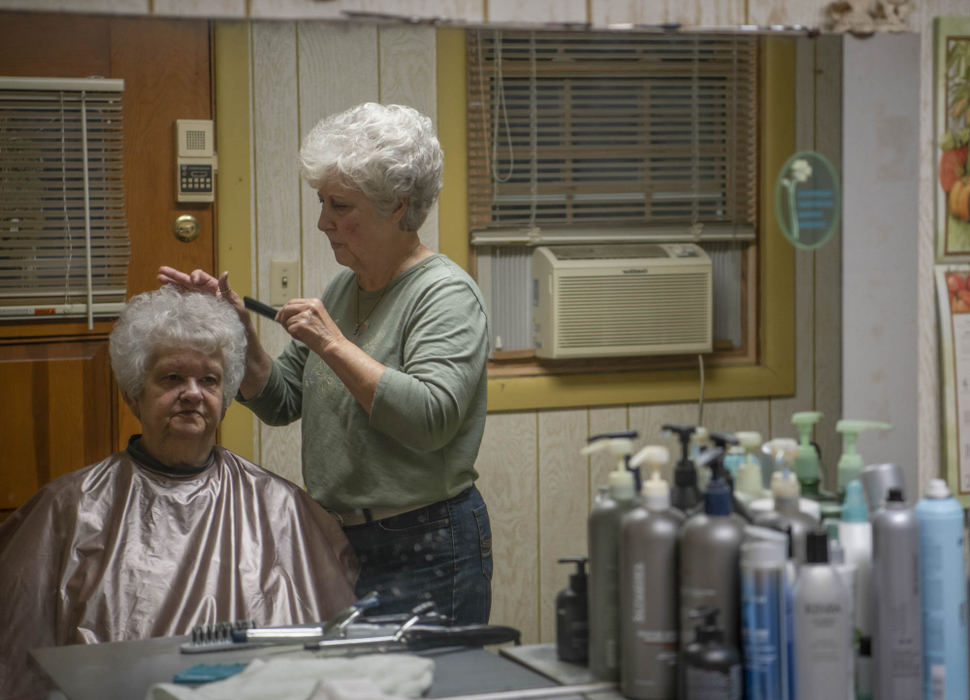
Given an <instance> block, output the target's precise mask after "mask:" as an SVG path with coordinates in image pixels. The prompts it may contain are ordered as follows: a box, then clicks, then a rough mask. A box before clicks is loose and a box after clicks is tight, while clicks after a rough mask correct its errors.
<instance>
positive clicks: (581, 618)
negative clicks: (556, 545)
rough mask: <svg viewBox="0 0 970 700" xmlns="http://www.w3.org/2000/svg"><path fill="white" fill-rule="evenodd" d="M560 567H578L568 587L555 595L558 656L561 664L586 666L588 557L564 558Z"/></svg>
mask: <svg viewBox="0 0 970 700" xmlns="http://www.w3.org/2000/svg"><path fill="white" fill-rule="evenodd" d="M559 563H560V564H575V565H576V571H575V572H574V573H572V574H570V575H569V585H568V586H567V587H566V588H563V589H562V590H561V591H559V594H558V595H556V656H558V657H559V660H560V661H569V662H571V663H574V664H583V665H585V664H586V661H587V659H588V658H589V614H588V607H587V599H586V596H587V593H586V557H563V558H562V559H560V560H559Z"/></svg>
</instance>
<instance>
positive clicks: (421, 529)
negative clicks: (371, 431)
mask: <svg viewBox="0 0 970 700" xmlns="http://www.w3.org/2000/svg"><path fill="white" fill-rule="evenodd" d="M344 533H345V534H346V535H347V539H349V540H350V544H351V546H352V547H353V548H354V551H355V552H356V553H357V558H358V560H359V561H360V578H359V579H358V580H357V590H356V593H357V597H358V598H362V597H363V596H365V595H367V594H368V593H370V592H371V591H377V593H378V595H379V596H380V603H379V605H378V606H376V607H374V608H370V609H368V611H367V614H368V615H387V614H393V613H401V612H408V611H409V610H411V609H412V608H413V607H414V606H416V605H418V604H419V603H423V602H425V601H427V600H433V601H434V602H435V604H436V606H437V610H438V612H439V613H441V614H442V615H447V616H448V617H450V618H451V619H452V620H453V621H454V624H457V625H468V624H475V623H486V622H488V615H489V611H490V608H491V606H492V528H491V525H490V524H489V520H488V510H487V509H486V508H485V501H483V500H482V495H481V494H480V493H479V492H478V489H477V488H475V487H474V486H472V487H470V488H468V489H467V490H465V491H463V492H462V493H460V494H458V495H457V496H455V497H453V498H450V499H448V500H446V501H440V502H438V503H435V504H433V505H430V506H425V507H424V508H417V509H415V510H412V511H408V512H407V513H402V514H401V515H396V516H394V517H392V518H384V519H383V520H375V521H373V522H370V523H366V524H364V525H355V526H353V527H345V528H344Z"/></svg>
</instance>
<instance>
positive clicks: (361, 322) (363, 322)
mask: <svg viewBox="0 0 970 700" xmlns="http://www.w3.org/2000/svg"><path fill="white" fill-rule="evenodd" d="M390 286H391V284H390V283H387V284H386V285H384V289H382V290H381V294H380V296H379V297H377V301H375V302H374V305H373V306H372V307H370V311H368V312H367V315H366V316H364V318H361V317H360V285H357V296H356V297H355V299H356V302H357V303H356V310H355V314H354V315H355V316H356V318H357V325H356V326H354V337H356V336H358V335H359V334H360V332H361V330H363V329H365V328H367V319H369V318H370V317H371V316H373V315H374V311H376V310H377V307H378V305H379V304H380V303H381V299H383V298H384V294H385V293H386V292H387V288H388V287H390Z"/></svg>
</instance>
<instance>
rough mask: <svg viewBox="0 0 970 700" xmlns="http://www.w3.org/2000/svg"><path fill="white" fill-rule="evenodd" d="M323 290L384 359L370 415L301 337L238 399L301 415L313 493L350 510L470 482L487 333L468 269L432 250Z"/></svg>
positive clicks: (350, 331)
mask: <svg viewBox="0 0 970 700" xmlns="http://www.w3.org/2000/svg"><path fill="white" fill-rule="evenodd" d="M358 293H359V294H360V299H359V300H358V298H357V294H358ZM322 301H323V305H324V306H325V307H326V309H327V311H328V312H329V313H330V315H331V317H332V318H333V320H334V321H335V322H336V323H337V325H338V326H339V327H340V330H341V332H342V333H343V334H344V335H345V336H346V337H347V338H348V339H349V340H351V341H352V342H355V343H357V344H358V345H359V346H360V347H361V348H362V349H363V350H364V352H366V353H367V354H368V355H370V356H371V357H373V358H374V359H375V360H377V361H378V362H380V363H381V364H383V365H385V366H386V367H387V370H386V371H385V372H384V373H383V374H382V375H381V378H380V381H379V382H378V385H377V391H376V393H375V395H374V403H373V406H372V408H371V414H370V416H368V415H367V412H366V411H365V410H364V409H363V407H361V405H360V404H359V403H358V402H357V400H356V399H355V398H354V397H353V396H352V395H351V393H350V392H349V391H348V390H347V388H346V387H345V386H344V385H343V383H342V382H341V381H340V379H338V378H337V376H336V375H335V374H334V373H333V371H332V370H331V369H330V368H329V367H328V366H327V365H326V364H325V363H324V362H323V360H322V359H321V358H320V357H319V356H318V355H317V354H316V353H313V352H310V351H309V349H308V348H307V347H306V346H305V345H304V344H303V343H301V342H299V341H297V340H293V341H291V342H290V344H289V345H288V346H287V348H286V349H285V350H284V351H283V352H282V353H281V354H280V356H279V357H278V358H277V359H276V360H275V361H274V363H273V367H272V370H271V372H270V376H269V379H268V380H267V382H266V386H265V387H264V388H263V390H262V391H261V392H260V393H259V394H258V395H257V396H255V397H253V398H252V399H250V400H248V401H242V402H241V403H243V405H245V406H247V407H249V408H250V409H251V410H252V411H253V412H254V413H255V414H256V415H257V416H259V418H260V419H261V420H263V421H264V422H266V423H269V424H270V425H284V424H286V423H291V422H292V421H294V420H297V419H299V418H302V425H301V430H302V437H303V479H304V481H305V482H306V485H307V490H308V491H309V492H310V495H311V496H313V498H314V499H315V500H317V501H318V502H319V503H320V504H322V505H323V506H325V507H326V508H329V509H331V510H334V511H337V512H346V511H349V510H352V509H355V508H406V507H410V506H414V507H417V506H420V505H425V504H428V503H433V502H436V501H440V500H443V499H445V498H449V497H451V496H454V495H456V494H458V493H459V492H461V491H462V490H464V489H465V488H467V487H468V486H471V484H472V483H473V482H474V481H475V479H476V478H477V477H478V474H477V472H476V471H475V466H474V465H475V458H476V457H477V456H478V448H479V445H480V444H481V440H482V432H483V431H484V429H485V412H486V373H485V364H486V361H487V358H488V338H489V335H488V334H489V331H488V321H487V317H486V313H485V302H484V301H483V299H482V295H481V292H480V291H479V289H478V287H477V285H476V284H475V282H474V280H472V278H471V277H469V276H468V274H467V273H465V271H464V270H462V269H461V268H460V267H458V265H456V264H455V263H453V262H452V261H451V260H449V259H448V258H447V257H445V256H443V255H433V256H431V257H429V258H426V259H424V260H422V261H421V262H420V263H418V264H416V265H414V266H413V267H411V268H409V269H407V270H405V271H404V272H403V273H401V274H400V275H399V276H398V277H396V278H395V279H394V280H393V281H391V283H390V284H389V285H388V286H387V287H386V288H385V289H384V290H378V291H376V292H364V291H359V290H358V288H357V278H356V276H355V274H354V273H353V272H352V271H350V270H343V271H341V272H340V273H339V274H338V275H337V277H336V278H334V280H333V281H332V282H331V283H330V284H329V285H328V286H327V289H326V291H325V292H324V294H323V297H322ZM358 313H359V317H358ZM361 319H365V325H364V327H362V328H361V330H360V333H359V335H356V336H355V335H354V329H355V327H356V326H357V325H358V323H359V321H360V320H361Z"/></svg>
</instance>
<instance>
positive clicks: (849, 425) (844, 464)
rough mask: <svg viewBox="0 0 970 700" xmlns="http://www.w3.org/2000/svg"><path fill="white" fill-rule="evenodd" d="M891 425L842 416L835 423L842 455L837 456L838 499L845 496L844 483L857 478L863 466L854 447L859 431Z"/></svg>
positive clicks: (890, 428) (887, 428)
mask: <svg viewBox="0 0 970 700" xmlns="http://www.w3.org/2000/svg"><path fill="white" fill-rule="evenodd" d="M892 427H893V426H892V425H890V424H889V423H880V422H878V421H871V420H846V419H844V418H843V419H842V420H840V421H838V422H837V423H836V424H835V431H836V432H837V433H842V456H841V457H839V471H838V474H839V479H838V487H837V488H838V495H839V498H840V499H844V498H845V487H846V485H847V484H848V483H849V482H850V481H853V480H854V479H859V478H860V477H861V475H862V468H863V467H864V466H865V462H863V461H862V455H861V454H859V453H858V452H856V449H855V443H856V440H858V439H859V433H861V432H862V431H863V430H892Z"/></svg>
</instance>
